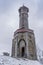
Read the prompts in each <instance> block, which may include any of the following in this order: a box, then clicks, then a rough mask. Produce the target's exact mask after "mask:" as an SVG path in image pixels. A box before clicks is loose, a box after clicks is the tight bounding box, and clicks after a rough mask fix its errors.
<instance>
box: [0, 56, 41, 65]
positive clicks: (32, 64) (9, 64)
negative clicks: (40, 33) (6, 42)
mask: <svg viewBox="0 0 43 65" xmlns="http://www.w3.org/2000/svg"><path fill="white" fill-rule="evenodd" d="M0 65H42V64H40V63H39V62H38V61H35V60H29V59H26V58H12V57H10V56H3V55H0Z"/></svg>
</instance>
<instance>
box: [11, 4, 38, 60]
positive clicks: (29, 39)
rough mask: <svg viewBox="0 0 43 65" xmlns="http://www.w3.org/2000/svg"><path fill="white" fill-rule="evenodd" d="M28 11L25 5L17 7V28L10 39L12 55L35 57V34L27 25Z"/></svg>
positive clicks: (32, 58) (33, 58)
mask: <svg viewBox="0 0 43 65" xmlns="http://www.w3.org/2000/svg"><path fill="white" fill-rule="evenodd" d="M28 12H29V9H28V8H27V7H26V6H24V5H23V6H22V7H20V8H19V29H17V30H16V31H15V32H14V38H13V40H12V54H11V56H12V57H19V58H28V59H31V60H36V59H37V53H36V45H35V36H34V32H33V30H31V29H29V27H28Z"/></svg>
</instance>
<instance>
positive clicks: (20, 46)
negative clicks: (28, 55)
mask: <svg viewBox="0 0 43 65" xmlns="http://www.w3.org/2000/svg"><path fill="white" fill-rule="evenodd" d="M25 52H26V42H25V40H24V39H21V40H20V41H19V43H18V53H19V57H25Z"/></svg>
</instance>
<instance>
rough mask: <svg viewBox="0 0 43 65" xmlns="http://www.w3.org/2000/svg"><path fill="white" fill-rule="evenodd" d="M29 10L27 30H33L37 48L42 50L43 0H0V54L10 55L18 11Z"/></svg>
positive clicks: (16, 26)
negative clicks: (25, 7) (26, 8)
mask: <svg viewBox="0 0 43 65" xmlns="http://www.w3.org/2000/svg"><path fill="white" fill-rule="evenodd" d="M23 4H24V5H25V6H27V7H28V8H29V18H28V20H29V21H28V23H29V28H30V29H33V30H34V34H35V41H36V45H37V47H39V48H40V49H41V50H43V0H0V54H2V53H3V52H9V53H11V47H12V38H13V34H14V31H15V30H16V29H18V28H19V13H18V9H19V8H20V7H21V6H22V5H23Z"/></svg>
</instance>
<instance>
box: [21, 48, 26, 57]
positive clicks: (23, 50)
mask: <svg viewBox="0 0 43 65" xmlns="http://www.w3.org/2000/svg"><path fill="white" fill-rule="evenodd" d="M21 51H22V53H21V56H22V57H24V55H25V48H24V47H22V49H21Z"/></svg>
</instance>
